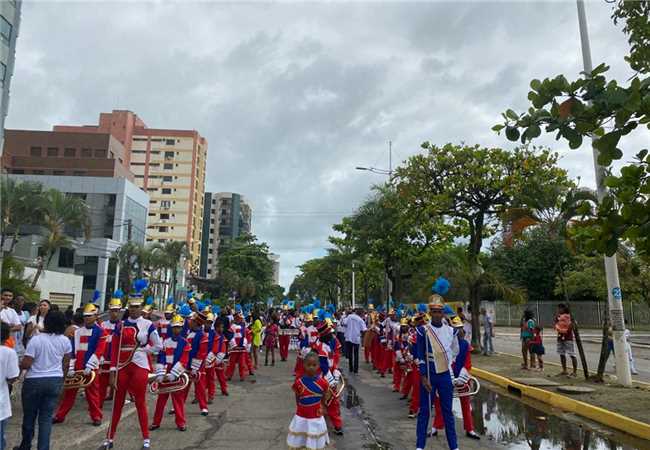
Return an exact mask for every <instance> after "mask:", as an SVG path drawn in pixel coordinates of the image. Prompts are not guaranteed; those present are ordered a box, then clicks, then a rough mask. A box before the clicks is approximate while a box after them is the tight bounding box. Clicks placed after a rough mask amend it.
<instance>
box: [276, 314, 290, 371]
mask: <svg viewBox="0 0 650 450" xmlns="http://www.w3.org/2000/svg"><path fill="white" fill-rule="evenodd" d="M292 329H294V326H293V319H292V317H291V316H290V315H289V314H283V315H282V318H281V319H280V330H292ZM284 333H286V331H280V336H279V338H278V341H279V343H280V359H281V360H282V361H286V360H287V358H288V357H289V343H290V342H291V336H290V335H289V334H284Z"/></svg>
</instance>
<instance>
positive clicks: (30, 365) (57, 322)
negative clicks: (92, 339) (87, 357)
mask: <svg viewBox="0 0 650 450" xmlns="http://www.w3.org/2000/svg"><path fill="white" fill-rule="evenodd" d="M65 328H66V320H65V316H64V315H63V313H62V312H60V311H51V312H48V313H47V315H46V316H45V320H44V323H43V330H42V331H41V332H40V333H39V334H37V335H36V336H34V337H32V338H31V339H30V341H29V343H28V344H27V349H26V350H25V357H24V358H23V360H22V361H21V363H20V368H21V369H23V370H24V371H26V374H25V381H24V382H23V389H22V404H23V429H22V432H23V435H22V442H21V443H20V446H18V447H17V449H20V450H28V449H30V448H31V445H32V439H33V437H34V431H35V425H36V420H37V419H38V444H37V448H38V450H49V449H50V433H51V431H52V415H53V414H54V409H55V407H56V404H57V401H58V398H59V395H60V394H61V390H62V389H63V374H64V373H67V372H68V365H69V363H70V356H71V353H72V344H71V343H70V339H68V338H67V337H65V336H64V335H63V333H64V332H65Z"/></svg>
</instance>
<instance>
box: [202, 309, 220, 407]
mask: <svg viewBox="0 0 650 450" xmlns="http://www.w3.org/2000/svg"><path fill="white" fill-rule="evenodd" d="M204 312H205V325H204V326H203V331H204V332H205V333H206V334H207V336H208V354H207V356H206V357H205V363H204V367H205V386H206V389H207V396H208V404H209V405H210V404H212V401H213V400H214V394H215V391H216V382H217V380H216V378H217V374H216V367H217V365H216V356H215V354H214V353H213V352H212V348H213V347H214V337H215V331H214V326H213V325H214V314H212V311H211V310H210V307H209V306H208V307H206V308H205V309H204Z"/></svg>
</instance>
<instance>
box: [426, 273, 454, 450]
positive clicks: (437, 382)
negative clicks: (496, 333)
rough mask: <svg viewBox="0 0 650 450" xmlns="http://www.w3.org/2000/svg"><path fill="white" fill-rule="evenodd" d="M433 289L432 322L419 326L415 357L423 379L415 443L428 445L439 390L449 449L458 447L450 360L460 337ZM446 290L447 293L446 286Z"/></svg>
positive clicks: (440, 299) (430, 308)
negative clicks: (446, 318)
mask: <svg viewBox="0 0 650 450" xmlns="http://www.w3.org/2000/svg"><path fill="white" fill-rule="evenodd" d="M445 281H446V280H445ZM436 284H438V282H436ZM447 289H448V287H447ZM434 292H436V294H434V295H432V296H431V298H430V301H429V314H430V315H431V322H430V323H426V324H424V325H420V326H418V327H417V329H416V334H417V340H416V346H415V357H416V359H417V361H418V369H419V372H420V380H421V381H420V412H419V413H418V422H417V444H416V447H417V449H418V450H422V449H424V448H425V446H426V440H427V432H428V431H429V420H430V418H431V406H432V405H433V400H434V398H435V396H436V394H437V395H438V396H439V397H440V404H441V407H442V415H443V418H444V422H445V435H446V437H447V443H448V444H449V448H450V450H456V449H458V441H457V438H456V426H455V421H454V413H453V412H452V402H453V393H454V386H453V383H452V379H451V362H452V361H453V355H454V354H457V353H458V341H457V340H456V339H455V336H454V329H453V328H452V327H450V326H449V325H447V324H445V323H443V321H442V318H443V312H442V310H443V305H442V297H440V295H438V293H437V290H436V289H435V286H434ZM444 292H445V293H446V290H445V291H444Z"/></svg>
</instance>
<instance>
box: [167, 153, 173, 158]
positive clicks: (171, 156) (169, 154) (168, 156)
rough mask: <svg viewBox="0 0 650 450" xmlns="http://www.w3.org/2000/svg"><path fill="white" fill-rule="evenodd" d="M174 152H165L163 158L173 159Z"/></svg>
mask: <svg viewBox="0 0 650 450" xmlns="http://www.w3.org/2000/svg"><path fill="white" fill-rule="evenodd" d="M173 157H174V152H165V158H173Z"/></svg>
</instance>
